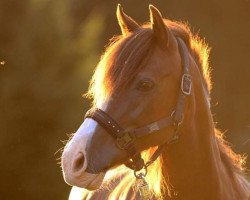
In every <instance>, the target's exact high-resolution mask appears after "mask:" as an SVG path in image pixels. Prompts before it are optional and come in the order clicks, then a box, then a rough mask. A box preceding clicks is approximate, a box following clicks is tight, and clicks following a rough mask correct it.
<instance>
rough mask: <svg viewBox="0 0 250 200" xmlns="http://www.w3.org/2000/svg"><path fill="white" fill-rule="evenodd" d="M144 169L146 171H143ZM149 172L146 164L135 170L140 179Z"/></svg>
mask: <svg viewBox="0 0 250 200" xmlns="http://www.w3.org/2000/svg"><path fill="white" fill-rule="evenodd" d="M142 170H144V171H142ZM147 173H148V169H147V166H146V165H145V166H144V167H143V168H142V169H141V170H140V171H136V170H134V175H135V177H136V178H138V179H142V178H145V177H146V176H147Z"/></svg>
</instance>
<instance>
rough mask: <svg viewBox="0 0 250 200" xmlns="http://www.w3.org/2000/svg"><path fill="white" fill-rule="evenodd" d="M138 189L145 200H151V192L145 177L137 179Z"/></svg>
mask: <svg viewBox="0 0 250 200" xmlns="http://www.w3.org/2000/svg"><path fill="white" fill-rule="evenodd" d="M136 187H137V189H138V191H139V193H140V196H141V197H142V199H143V200H148V199H150V196H151V194H150V190H149V186H148V183H147V181H146V180H145V177H141V178H137V179H136Z"/></svg>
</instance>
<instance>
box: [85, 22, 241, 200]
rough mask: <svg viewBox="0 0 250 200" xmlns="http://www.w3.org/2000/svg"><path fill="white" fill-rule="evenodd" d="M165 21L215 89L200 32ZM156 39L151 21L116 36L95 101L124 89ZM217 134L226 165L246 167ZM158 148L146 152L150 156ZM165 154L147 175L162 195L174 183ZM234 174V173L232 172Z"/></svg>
mask: <svg viewBox="0 0 250 200" xmlns="http://www.w3.org/2000/svg"><path fill="white" fill-rule="evenodd" d="M164 22H165V24H166V25H167V27H168V28H169V30H170V31H171V32H172V34H173V35H174V36H175V37H180V38H182V39H183V41H184V42H185V44H186V45H187V47H188V49H189V51H190V53H191V55H192V57H193V59H194V60H195V62H196V64H197V66H198V68H199V70H200V72H201V74H202V78H203V81H204V86H205V89H206V90H207V92H208V94H209V93H210V91H211V88H212V84H211V73H210V71H211V70H210V67H209V62H208V58H209V53H210V48H209V47H208V45H207V44H206V42H205V41H204V39H201V38H200V37H199V36H198V35H197V34H193V33H192V32H191V30H190V27H189V25H188V24H185V23H182V22H176V21H170V20H164ZM156 45H157V44H156V42H155V41H154V39H153V34H152V30H151V28H150V27H149V24H145V25H143V26H142V27H141V28H140V29H138V30H137V31H135V32H133V33H131V34H129V35H128V36H116V37H114V38H113V39H112V40H111V42H110V44H109V45H108V46H107V48H106V50H105V52H104V54H103V55H102V57H101V60H100V62H99V64H98V65H97V68H96V70H95V73H94V75H93V77H92V80H91V82H90V88H89V91H88V92H87V94H86V96H87V97H91V98H93V104H94V105H95V104H97V102H98V101H99V100H102V101H104V100H105V99H106V98H108V97H110V96H112V93H113V92H114V91H116V92H117V91H122V90H123V89H125V88H126V87H127V86H128V85H129V83H130V82H131V81H132V80H133V79H134V78H135V76H136V74H137V73H138V72H139V71H140V70H142V69H143V67H144V66H145V63H146V62H147V60H148V58H149V57H150V56H151V54H152V51H153V49H154V47H155V46H156ZM214 132H215V137H216V141H217V144H218V146H219V150H220V156H221V159H222V161H223V162H224V163H225V166H226V167H227V168H228V169H230V170H231V171H232V172H239V173H241V172H242V171H243V165H244V163H245V158H244V157H243V156H241V155H238V154H236V153H234V152H233V151H232V149H231V147H230V146H229V145H228V144H227V143H226V142H225V140H224V139H223V133H221V132H220V131H219V130H217V129H215V130H214ZM153 150H154V148H150V149H149V150H147V151H145V152H144V158H145V159H146V160H147V159H148V158H149V157H150V155H151V154H152V152H153ZM163 165H164V164H163V159H162V157H160V158H158V159H157V160H156V162H155V163H153V165H152V166H150V168H149V172H148V175H147V177H146V179H148V180H150V181H148V183H149V187H150V189H151V191H152V194H153V195H154V196H155V197H157V198H158V199H161V198H163V196H165V195H166V193H167V194H168V195H171V184H170V183H169V181H168V180H166V179H164V177H163V172H162V168H163V167H164V166H163ZM232 174H233V173H232Z"/></svg>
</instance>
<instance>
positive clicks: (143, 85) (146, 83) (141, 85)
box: [136, 79, 154, 92]
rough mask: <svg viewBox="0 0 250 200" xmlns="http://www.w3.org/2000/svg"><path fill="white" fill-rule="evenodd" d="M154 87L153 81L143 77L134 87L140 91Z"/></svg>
mask: <svg viewBox="0 0 250 200" xmlns="http://www.w3.org/2000/svg"><path fill="white" fill-rule="evenodd" d="M153 87H154V82H153V81H151V80H149V79H144V80H141V81H139V82H138V84H137V86H136V89H137V90H140V91H142V92H147V91H149V90H151V89H152V88H153Z"/></svg>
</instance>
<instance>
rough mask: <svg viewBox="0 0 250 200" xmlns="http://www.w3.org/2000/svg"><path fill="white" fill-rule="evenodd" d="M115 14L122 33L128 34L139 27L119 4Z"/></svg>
mask: <svg viewBox="0 0 250 200" xmlns="http://www.w3.org/2000/svg"><path fill="white" fill-rule="evenodd" d="M116 16H117V19H118V22H119V25H120V28H121V31H122V34H123V35H128V34H129V33H131V32H134V31H135V30H137V29H139V28H140V25H138V24H137V23H136V22H135V21H134V20H133V19H132V18H131V17H129V16H128V15H126V14H125V13H124V12H123V9H122V7H121V5H120V4H118V6H117V10H116Z"/></svg>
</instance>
